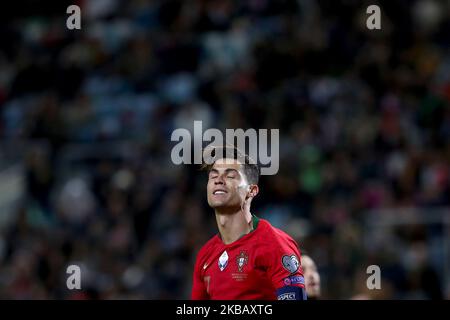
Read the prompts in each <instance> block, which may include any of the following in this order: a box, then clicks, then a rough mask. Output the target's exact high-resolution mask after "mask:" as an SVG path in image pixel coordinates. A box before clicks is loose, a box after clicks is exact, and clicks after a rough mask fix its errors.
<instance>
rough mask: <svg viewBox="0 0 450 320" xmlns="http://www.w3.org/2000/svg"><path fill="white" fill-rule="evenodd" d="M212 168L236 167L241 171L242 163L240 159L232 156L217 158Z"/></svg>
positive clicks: (235, 168)
mask: <svg viewBox="0 0 450 320" xmlns="http://www.w3.org/2000/svg"><path fill="white" fill-rule="evenodd" d="M212 169H216V170H226V169H234V170H236V171H241V169H242V163H241V162H240V161H239V160H236V159H231V158H224V159H217V160H216V161H215V162H214V164H213V166H212Z"/></svg>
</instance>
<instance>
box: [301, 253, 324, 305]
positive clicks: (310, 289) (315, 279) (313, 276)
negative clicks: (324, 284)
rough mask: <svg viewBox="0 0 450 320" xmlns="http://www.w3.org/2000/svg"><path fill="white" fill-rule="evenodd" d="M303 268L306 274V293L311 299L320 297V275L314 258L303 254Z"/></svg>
mask: <svg viewBox="0 0 450 320" xmlns="http://www.w3.org/2000/svg"><path fill="white" fill-rule="evenodd" d="M302 268H303V275H304V276H305V285H306V295H307V296H308V299H310V300H317V299H320V275H319V272H318V271H317V267H316V264H315V263H314V260H313V259H311V257H310V256H309V255H308V254H305V253H303V254H302Z"/></svg>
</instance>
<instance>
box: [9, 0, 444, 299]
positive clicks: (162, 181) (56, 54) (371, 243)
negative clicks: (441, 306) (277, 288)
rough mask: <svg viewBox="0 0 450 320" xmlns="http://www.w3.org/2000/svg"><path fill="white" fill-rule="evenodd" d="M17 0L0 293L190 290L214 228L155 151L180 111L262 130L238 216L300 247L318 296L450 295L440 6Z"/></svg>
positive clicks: (202, 187) (201, 188)
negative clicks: (377, 20) (271, 151)
mask: <svg viewBox="0 0 450 320" xmlns="http://www.w3.org/2000/svg"><path fill="white" fill-rule="evenodd" d="M18 3H19V4H16V5H15V6H16V8H13V9H11V10H12V11H11V14H7V15H6V16H5V17H4V19H2V22H1V24H0V36H1V41H0V137H1V144H0V151H1V154H0V175H1V177H2V178H1V179H0V191H1V192H0V193H2V195H1V196H0V211H2V212H1V213H0V215H2V216H4V217H5V218H0V298H7V299H122V298H123V299H187V298H189V297H190V289H191V275H192V268H193V264H194V258H195V255H196V253H197V251H198V249H199V248H200V247H201V245H203V244H204V243H205V242H206V241H207V240H208V239H209V238H210V237H212V236H213V235H214V234H215V233H216V232H217V230H216V225H215V220H214V215H213V212H212V210H211V209H209V208H208V206H207V203H206V176H205V174H204V173H203V172H201V171H200V170H199V168H198V166H195V165H182V166H176V165H174V164H173V163H172V161H171V159H170V152H171V148H172V147H173V145H174V143H173V142H171V141H170V136H171V133H172V131H173V130H174V129H176V128H192V125H193V121H194V120H201V121H203V128H204V129H206V128H208V127H214V128H220V129H222V130H223V129H225V128H243V129H247V128H255V129H258V128H267V129H271V128H279V129H280V171H279V173H278V174H277V175H275V176H263V177H262V178H261V184H260V188H261V192H260V194H259V195H258V197H257V199H255V201H254V202H253V206H254V208H253V209H252V211H253V213H254V214H256V215H257V216H260V217H263V218H267V219H269V220H270V221H271V222H272V223H273V224H274V225H276V226H278V227H280V228H281V229H283V230H285V231H287V232H288V233H290V234H291V235H292V236H294V237H295V238H296V240H297V241H298V243H299V245H300V247H301V249H302V250H303V249H304V250H306V251H308V253H309V255H310V256H311V257H312V258H313V259H314V260H315V262H316V264H317V267H318V270H319V273H320V275H321V278H322V287H323V288H322V298H323V299H351V298H353V299H359V298H363V299H442V298H447V299H448V298H450V282H449V279H450V261H449V252H448V251H449V245H450V239H449V235H450V219H448V218H446V217H448V216H450V166H449V164H450V148H449V147H450V144H449V142H450V108H449V106H450V47H449V44H450V32H449V31H450V3H449V2H448V1H445V0H443V1H438V0H415V1H403V0H398V1H385V2H383V1H378V2H377V1H371V2H370V3H369V2H364V1H342V2H341V1H331V0H330V1H313V0H280V1H269V0H248V1H232V0H211V1H204V0H193V1H176V0H169V1H145V0H128V1H119V0H78V1H75V0H74V1H61V2H60V3H59V5H58V6H57V7H52V8H45V7H41V6H39V5H38V4H37V2H36V1H33V0H28V1H23V5H21V4H20V3H21V1H18ZM375 3H378V4H379V5H380V7H381V13H382V20H381V25H382V29H381V30H368V29H367V27H366V19H367V17H368V15H367V14H366V8H367V6H368V5H369V4H375ZM70 4H78V5H79V6H80V7H81V12H82V19H81V26H82V29H81V30H68V29H67V28H66V18H67V17H68V14H66V12H65V8H66V7H67V6H68V5H70ZM13 6H14V5H13ZM57 8H59V9H57ZM13 182H14V183H13ZM12 186H15V187H12ZM11 203H12V204H11ZM405 208H406V209H408V210H413V211H414V216H413V219H412V223H405V224H393V225H389V224H386V225H385V226H384V227H381V229H373V228H380V227H379V226H378V227H375V226H374V225H373V224H371V223H370V222H371V221H375V222H377V221H378V222H379V221H384V220H386V221H396V220H395V219H398V218H399V216H408V214H403V215H402V212H404V210H405ZM386 210H389V212H394V214H388V213H386ZM431 211H433V212H437V215H434V214H433V217H435V216H437V217H438V218H437V219H434V218H433V219H434V220H433V219H431V218H430V217H431V214H429V212H431ZM408 212H409V211H408ZM6 217H8V218H6ZM439 217H442V219H441V220H442V221H441V220H439V219H440V218H439ZM430 219H431V220H432V223H430V221H431V220H430ZM446 223H447V224H446ZM71 264H76V265H79V266H80V267H81V271H82V282H81V285H82V290H74V291H71V290H68V289H67V287H66V279H67V277H68V274H66V268H67V266H68V265H71ZM373 264H375V265H379V266H380V268H381V273H382V290H373V291H370V290H368V289H367V287H366V278H367V274H366V268H367V266H368V265H373Z"/></svg>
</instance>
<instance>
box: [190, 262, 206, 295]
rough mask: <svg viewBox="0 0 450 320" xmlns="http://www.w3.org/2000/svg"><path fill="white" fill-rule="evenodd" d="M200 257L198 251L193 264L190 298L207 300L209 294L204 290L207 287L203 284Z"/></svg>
mask: <svg viewBox="0 0 450 320" xmlns="http://www.w3.org/2000/svg"><path fill="white" fill-rule="evenodd" d="M200 257H201V255H200V253H199V254H198V255H197V259H196V261H195V266H194V274H193V279H192V292H191V299H192V300H209V295H208V292H207V290H206V289H207V288H206V285H205V281H204V279H203V277H202V270H201V259H200Z"/></svg>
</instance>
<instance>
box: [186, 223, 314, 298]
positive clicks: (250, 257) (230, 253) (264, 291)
mask: <svg viewBox="0 0 450 320" xmlns="http://www.w3.org/2000/svg"><path fill="white" fill-rule="evenodd" d="M253 222H254V229H253V231H251V232H250V233H248V234H246V235H244V236H242V237H241V238H239V239H238V240H236V241H235V242H233V243H230V244H224V243H223V242H222V240H221V238H220V237H219V235H218V234H217V235H215V236H214V237H213V238H212V239H210V240H209V241H208V242H207V243H206V244H205V245H204V246H203V247H202V248H201V250H200V251H199V253H198V255H197V260H196V263H195V267H194V277H193V287H192V299H194V300H208V299H213V300H275V299H280V300H284V299H286V300H294V299H295V300H305V299H306V294H305V290H304V289H305V282H304V278H303V271H302V268H301V264H300V262H301V260H300V251H299V249H298V246H297V243H296V242H295V241H294V240H293V239H292V238H291V237H290V236H289V235H287V234H286V233H284V232H283V231H281V230H280V229H277V228H275V227H273V226H272V225H271V224H270V223H269V222H268V221H267V220H264V219H258V218H256V217H255V216H253Z"/></svg>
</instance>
